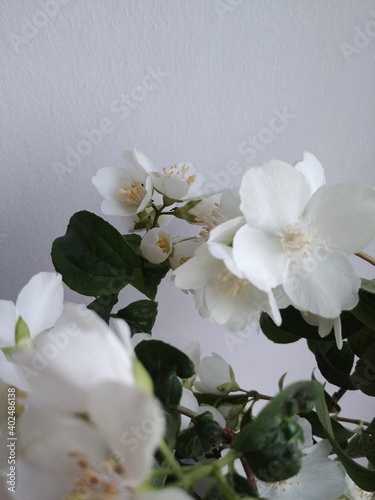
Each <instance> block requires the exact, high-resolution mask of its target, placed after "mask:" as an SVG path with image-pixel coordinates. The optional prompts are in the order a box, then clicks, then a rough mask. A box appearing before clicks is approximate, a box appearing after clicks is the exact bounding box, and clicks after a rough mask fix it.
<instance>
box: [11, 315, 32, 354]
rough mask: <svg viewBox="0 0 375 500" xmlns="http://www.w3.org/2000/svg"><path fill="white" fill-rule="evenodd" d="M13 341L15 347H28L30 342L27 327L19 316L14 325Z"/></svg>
mask: <svg viewBox="0 0 375 500" xmlns="http://www.w3.org/2000/svg"><path fill="white" fill-rule="evenodd" d="M15 341H16V346H17V347H22V346H26V345H30V342H31V335H30V330H29V327H28V326H27V324H26V323H25V321H24V319H23V318H22V316H20V317H19V318H18V321H17V324H16V331H15Z"/></svg>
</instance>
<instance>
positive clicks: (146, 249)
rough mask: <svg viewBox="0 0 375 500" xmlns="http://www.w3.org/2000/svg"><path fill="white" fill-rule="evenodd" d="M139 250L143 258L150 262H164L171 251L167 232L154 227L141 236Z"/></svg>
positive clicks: (170, 240) (170, 242)
mask: <svg viewBox="0 0 375 500" xmlns="http://www.w3.org/2000/svg"><path fill="white" fill-rule="evenodd" d="M140 250H141V252H142V255H143V257H144V258H145V259H147V260H148V261H149V262H151V263H152V264H160V263H161V262H164V261H165V260H166V259H167V258H168V257H169V255H170V253H171V251H172V239H171V237H170V235H169V234H168V233H166V232H165V231H163V230H162V229H160V228H159V227H154V228H152V229H150V230H149V231H147V233H146V234H145V235H144V236H143V238H142V241H141V245H140Z"/></svg>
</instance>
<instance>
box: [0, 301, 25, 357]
mask: <svg viewBox="0 0 375 500" xmlns="http://www.w3.org/2000/svg"><path fill="white" fill-rule="evenodd" d="M19 317H20V313H19V312H18V311H17V308H16V306H15V304H13V302H12V301H10V300H0V348H1V347H12V346H14V345H15V343H16V339H15V331H16V324H17V321H18V318H19Z"/></svg>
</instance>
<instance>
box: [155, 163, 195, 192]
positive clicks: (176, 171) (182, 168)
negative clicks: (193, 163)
mask: <svg viewBox="0 0 375 500" xmlns="http://www.w3.org/2000/svg"><path fill="white" fill-rule="evenodd" d="M189 170H190V165H188V164H186V163H182V164H178V165H172V166H171V167H164V168H163V169H162V172H163V174H164V175H166V176H167V177H171V176H172V175H179V176H180V177H181V178H182V179H184V180H185V181H186V182H187V183H188V185H189V186H191V184H193V182H195V178H196V175H195V174H193V175H189Z"/></svg>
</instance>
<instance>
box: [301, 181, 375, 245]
mask: <svg viewBox="0 0 375 500" xmlns="http://www.w3.org/2000/svg"><path fill="white" fill-rule="evenodd" d="M305 215H306V216H308V217H312V218H313V219H314V220H315V224H316V227H317V229H318V231H319V233H320V235H321V236H322V237H323V238H325V240H326V244H327V246H329V247H330V248H333V249H336V250H339V251H342V252H345V253H347V254H350V253H356V252H359V251H361V250H363V249H364V248H365V247H366V246H367V245H368V244H369V243H370V242H371V241H372V240H373V239H374V237H375V189H373V188H370V187H368V186H361V185H358V184H341V185H337V186H322V187H321V188H320V189H318V191H317V192H316V193H315V194H314V195H313V197H312V198H311V200H310V201H309V203H308V205H307V207H306V212H305Z"/></svg>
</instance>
